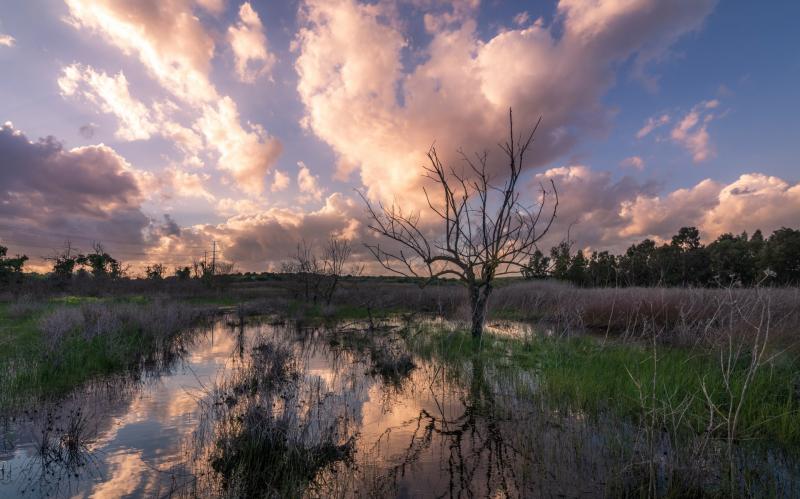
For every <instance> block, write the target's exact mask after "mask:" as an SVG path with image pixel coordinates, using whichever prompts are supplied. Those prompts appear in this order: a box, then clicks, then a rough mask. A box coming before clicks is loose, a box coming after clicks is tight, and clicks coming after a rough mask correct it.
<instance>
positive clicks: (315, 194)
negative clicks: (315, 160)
mask: <svg viewBox="0 0 800 499" xmlns="http://www.w3.org/2000/svg"><path fill="white" fill-rule="evenodd" d="M297 166H299V167H300V170H299V171H298V172H297V187H298V189H299V190H300V192H301V193H303V194H305V196H302V197H301V200H300V202H301V203H307V202H309V201H311V200H315V201H319V200H321V199H322V194H323V192H324V189H323V188H322V187H320V185H319V177H317V176H316V175H314V174H312V173H311V170H309V169H308V166H306V164H305V163H303V162H302V161H298V162H297Z"/></svg>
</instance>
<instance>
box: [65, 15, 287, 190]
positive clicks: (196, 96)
mask: <svg viewBox="0 0 800 499" xmlns="http://www.w3.org/2000/svg"><path fill="white" fill-rule="evenodd" d="M66 2H67V6H68V8H69V17H68V19H67V20H68V22H69V23H71V24H72V25H73V26H75V27H77V28H85V29H89V30H92V31H95V32H97V33H100V34H101V35H103V36H104V37H105V38H106V39H107V40H108V41H109V42H110V43H112V44H113V45H115V46H117V47H118V48H120V49H121V50H122V51H123V52H124V53H125V54H129V55H134V56H136V57H137V58H138V59H139V61H140V62H141V63H142V64H143V65H144V67H145V68H146V69H147V71H148V73H149V74H150V75H151V76H152V77H153V78H154V79H155V80H156V81H157V82H158V83H159V84H160V85H161V86H162V87H163V88H164V89H165V90H167V91H168V92H170V93H171V94H172V95H173V96H175V97H176V98H177V99H179V100H180V101H181V103H183V104H186V105H188V109H186V106H162V107H161V108H160V111H161V112H162V114H163V115H165V116H166V118H167V119H168V120H169V116H172V115H175V114H177V113H178V111H179V110H180V108H184V109H183V111H188V112H191V113H194V114H195V115H198V117H197V118H196V120H195V121H194V123H193V124H192V126H191V129H192V130H193V131H194V132H196V133H198V134H200V135H202V137H203V138H204V139H205V146H206V148H208V149H211V150H212V151H213V152H214V153H215V154H216V156H217V157H218V162H217V167H218V168H219V169H220V170H223V171H225V172H228V173H230V174H231V176H232V177H233V178H234V179H235V180H236V182H237V184H238V185H239V187H240V188H241V189H243V190H245V191H246V192H250V193H259V192H261V191H262V189H263V183H264V175H265V174H266V173H267V171H268V170H269V168H270V167H271V166H272V165H273V164H274V163H275V160H276V158H277V157H278V155H279V154H280V152H281V144H280V142H279V141H278V140H277V139H275V138H274V137H272V136H270V135H269V134H268V133H267V132H266V131H265V130H264V129H263V127H261V126H259V125H256V124H250V123H248V124H246V125H242V123H241V122H240V118H239V111H238V108H237V105H236V103H235V102H234V101H233V99H231V98H230V97H228V96H222V95H220V93H219V92H218V90H217V88H216V87H215V86H214V84H213V83H211V81H210V79H209V72H210V67H211V58H212V57H213V55H214V48H215V44H214V38H213V37H212V36H211V34H209V33H208V32H207V31H206V29H205V28H204V27H203V25H202V23H201V22H200V20H199V18H198V17H197V16H195V15H194V12H193V7H194V5H195V4H194V3H193V2H192V1H190V0H172V1H170V2H162V1H157V0H140V1H137V2H128V1H124V0H92V1H88V0H66ZM202 6H203V7H204V8H209V9H211V10H212V11H213V10H215V9H218V8H221V7H222V6H224V3H223V2H218V1H204V2H202ZM250 20H251V21H252V19H250ZM158 117H159V116H157V118H158ZM170 121H171V122H172V123H174V124H177V122H178V120H170ZM171 128H172V130H171V131H172V133H173V135H174V137H175V138H176V140H178V139H185V140H188V141H195V138H194V137H191V135H190V134H189V132H188V128H183V129H179V128H178V127H177V126H173V127H171ZM192 161H193V162H194V163H198V162H199V158H196V157H195V158H192Z"/></svg>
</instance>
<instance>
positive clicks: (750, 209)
mask: <svg viewBox="0 0 800 499" xmlns="http://www.w3.org/2000/svg"><path fill="white" fill-rule="evenodd" d="M717 199H718V203H717V204H716V206H714V207H713V208H712V209H710V210H709V211H708V212H706V213H705V214H704V215H703V223H702V227H703V228H704V230H706V231H707V232H709V233H711V234H720V233H723V232H733V233H737V232H740V231H742V230H745V229H746V230H749V231H751V232H752V231H753V230H755V229H759V228H760V229H762V230H764V231H765V232H767V233H768V232H771V231H773V230H775V229H778V228H780V227H797V221H798V220H800V183H795V184H790V183H789V182H787V181H785V180H783V179H781V178H778V177H774V176H769V175H765V174H763V173H746V174H744V175H740V176H739V178H738V179H737V180H736V181H734V182H732V183H730V184H728V185H726V186H725V187H724V188H723V189H721V190H720V192H719V194H718V195H717ZM743 225H745V226H744V227H743Z"/></svg>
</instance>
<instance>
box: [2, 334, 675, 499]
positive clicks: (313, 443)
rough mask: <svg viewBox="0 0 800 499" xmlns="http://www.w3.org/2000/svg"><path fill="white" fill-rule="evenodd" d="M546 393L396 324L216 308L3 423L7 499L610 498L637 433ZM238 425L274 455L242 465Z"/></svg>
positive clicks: (521, 375)
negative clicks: (148, 358) (168, 339)
mask: <svg viewBox="0 0 800 499" xmlns="http://www.w3.org/2000/svg"><path fill="white" fill-rule="evenodd" d="M500 329H504V330H511V331H512V333H513V331H515V328H514V327H509V326H508V325H505V326H503V327H501V328H500ZM514 334H516V333H514ZM526 334H527V333H526ZM536 390H537V380H536V379H535V376H533V375H531V374H529V373H526V372H523V371H519V370H510V369H503V368H500V367H498V366H492V365H483V364H482V363H473V362H468V361H464V362H456V363H452V362H451V363H448V364H443V363H439V362H436V361H433V360H430V359H428V360H426V359H425V358H422V357H420V356H417V355H412V354H410V353H409V352H407V350H406V348H405V347H404V342H403V339H401V338H400V336H399V334H398V329H396V328H393V327H391V326H390V327H387V328H385V329H383V330H381V331H365V330H364V329H363V328H361V327H358V325H350V326H341V327H339V328H337V329H336V330H325V329H316V328H307V327H297V325H292V324H289V325H280V324H278V325H274V324H273V325H270V324H265V323H257V324H248V325H246V326H244V327H236V326H229V325H227V324H226V323H225V321H221V322H218V323H216V324H214V325H213V326H212V327H210V328H208V329H205V330H202V331H198V332H196V333H195V334H193V335H191V336H190V339H189V340H186V341H183V342H181V343H179V344H176V345H175V348H174V349H173V350H170V351H169V352H165V353H164V355H163V356H162V357H160V361H158V362H151V363H148V365H146V366H144V367H143V369H141V370H138V371H137V372H135V373H128V374H126V375H125V376H120V377H116V378H113V379H105V380H100V381H97V382H95V383H92V384H90V385H87V386H86V387H83V388H81V389H80V390H76V392H75V393H73V394H71V395H70V396H68V397H66V398H65V399H63V400H61V401H59V402H57V403H54V404H50V405H47V406H45V407H40V408H38V409H37V410H35V411H28V412H27V413H25V414H22V415H20V416H19V417H18V418H16V419H15V420H14V421H11V422H6V423H5V425H4V427H3V428H2V430H1V433H0V434H2V440H0V497H216V496H223V495H227V496H230V497H246V496H250V495H253V494H254V493H256V492H258V493H264V492H265V491H272V492H273V493H274V494H280V495H303V494H304V495H306V496H310V497H596V496H598V495H599V496H602V495H603V494H604V492H606V491H607V490H608V486H609V478H610V477H612V476H614V472H613V470H614V469H621V468H622V467H624V465H625V464H626V463H628V462H630V461H629V460H630V459H631V455H630V449H633V448H635V446H636V438H637V433H636V432H635V431H634V430H633V429H632V428H631V427H630V426H628V425H626V424H624V423H621V422H619V421H617V420H613V421H612V420H605V419H603V418H599V419H597V418H586V417H585V416H584V415H583V414H580V413H572V412H564V411H557V410H552V409H550V408H548V407H547V406H546V405H544V404H543V401H542V400H540V398H538V397H535V396H534V394H535V393H536ZM243 435H259V436H260V438H262V439H263V438H267V439H273V440H269V442H271V443H270V444H269V446H268V450H269V449H273V450H274V452H273V454H274V455H273V456H271V457H263V458H262V456H264V455H265V454H269V452H265V451H264V448H261V450H260V451H259V452H258V453H256V455H258V456H259V458H258V460H256V461H255V463H251V466H250V467H247V466H245V467H243V468H236V465H237V463H239V464H240V463H242V462H248V461H247V459H246V458H247V456H248V454H247V453H246V452H245V451H243V450H242V449H246V448H247V447H246V446H242V445H241V444H242V442H250V441H249V440H247V439H245V438H243V437H242V436H243ZM276 438H277V439H276ZM276 442H277V443H276ZM276 449H277V450H276ZM620 449H623V450H620ZM625 449H627V450H625ZM667 450H668V449H667ZM667 450H665V451H664V455H666V452H667ZM243 456H244V457H243ZM287 456H294V458H291V459H290V458H288V457H287ZM270 459H274V460H275V461H274V462H273V461H270ZM292 459H294V460H292ZM626 460H627V461H626ZM287 462H288V464H287ZM265 463H266V464H265ZM243 470H244V471H245V472H242V471H243Z"/></svg>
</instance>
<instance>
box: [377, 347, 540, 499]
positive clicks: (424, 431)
mask: <svg viewBox="0 0 800 499" xmlns="http://www.w3.org/2000/svg"><path fill="white" fill-rule="evenodd" d="M485 370H486V369H485V366H484V363H483V360H482V359H479V358H475V359H473V360H472V362H471V369H470V371H471V376H470V380H469V383H468V386H467V387H466V389H465V390H464V391H463V393H462V395H461V397H460V403H461V405H462V406H463V409H462V410H460V411H458V412H459V413H460V414H459V415H458V416H455V417H448V416H447V415H446V410H445V407H444V406H443V404H442V401H441V400H440V398H439V397H438V396H437V395H436V393H435V391H434V390H433V389H432V388H431V389H430V393H431V395H432V398H433V400H434V402H435V405H436V406H437V410H436V411H429V410H427V409H424V408H423V409H421V410H420V412H419V415H418V416H417V417H416V418H415V419H414V420H411V421H409V426H410V425H415V428H414V430H413V432H412V434H411V438H410V441H409V444H408V446H407V448H406V449H405V452H404V454H403V455H402V457H401V459H400V462H398V463H397V464H395V465H394V466H393V467H391V468H390V469H389V472H388V473H387V474H386V476H385V477H386V479H387V481H388V482H389V484H391V488H393V489H397V488H398V482H399V480H400V478H401V477H403V476H405V474H406V473H407V472H409V473H413V471H412V469H413V468H414V466H415V464H416V463H417V462H418V461H419V460H420V457H421V456H422V455H423V454H425V453H427V452H428V451H430V450H431V447H432V444H434V443H436V444H437V445H439V446H440V447H441V448H442V449H443V454H442V460H441V462H440V464H441V465H443V466H442V467H441V469H442V471H444V472H446V473H447V478H448V479H447V482H446V484H447V489H446V490H441V491H436V493H435V494H433V495H435V496H437V497H445V496H447V497H461V496H466V497H475V496H492V497H497V496H498V495H499V496H516V495H520V491H521V489H522V487H521V485H520V483H519V480H518V478H517V475H516V472H515V468H516V466H517V465H518V463H519V462H520V460H523V459H525V456H524V455H523V454H522V453H521V452H520V451H519V450H517V449H516V448H515V447H514V445H513V444H512V443H511V441H510V435H509V431H510V430H511V431H513V429H514V423H515V422H516V421H517V420H515V418H512V417H511V415H510V413H509V411H508V410H506V409H504V408H503V406H502V404H499V403H498V402H497V400H496V396H495V392H494V390H493V387H492V385H491V383H490V382H489V381H488V380H487V379H486V376H485ZM439 372H440V375H441V377H442V381H441V382H442V383H445V381H444V377H445V371H444V369H440V370H439ZM445 385H446V386H449V387H450V388H452V385H451V384H449V383H445ZM441 483H442V484H443V485H444V483H445V482H444V480H442V481H441Z"/></svg>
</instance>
